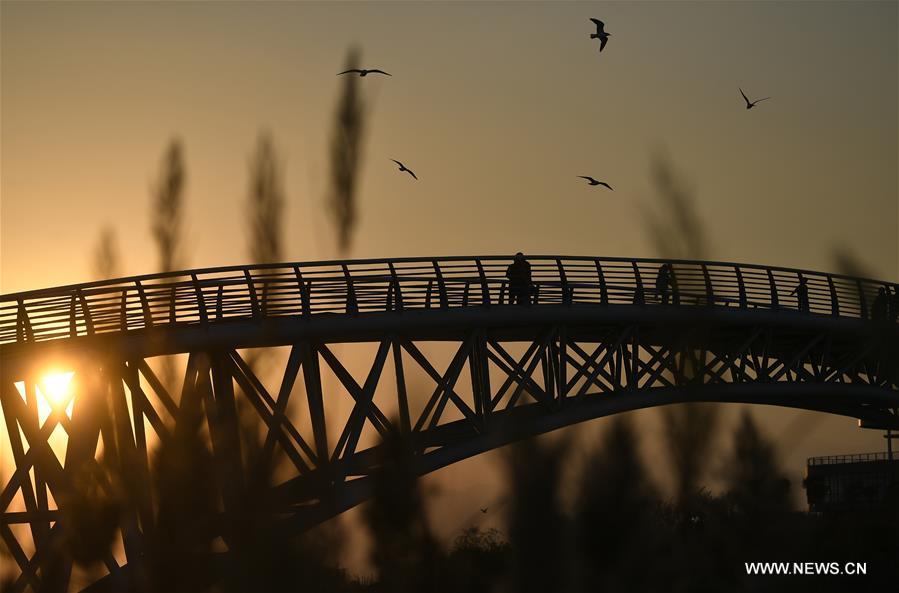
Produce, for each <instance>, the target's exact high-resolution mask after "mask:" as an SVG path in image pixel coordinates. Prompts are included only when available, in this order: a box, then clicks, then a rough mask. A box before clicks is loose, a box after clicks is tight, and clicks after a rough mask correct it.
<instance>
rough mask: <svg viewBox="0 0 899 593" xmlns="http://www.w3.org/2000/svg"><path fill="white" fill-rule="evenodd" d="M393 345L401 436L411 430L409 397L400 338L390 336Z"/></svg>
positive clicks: (406, 434)
mask: <svg viewBox="0 0 899 593" xmlns="http://www.w3.org/2000/svg"><path fill="white" fill-rule="evenodd" d="M391 342H392V345H393V368H394V374H395V375H396V397H397V404H398V407H399V410H400V431H401V432H402V434H403V436H408V435H409V434H410V433H411V432H412V420H411V418H410V416H409V398H408V396H407V395H406V375H405V373H404V372H403V350H402V346H401V344H400V340H399V339H398V338H397V337H396V336H395V335H394V336H391Z"/></svg>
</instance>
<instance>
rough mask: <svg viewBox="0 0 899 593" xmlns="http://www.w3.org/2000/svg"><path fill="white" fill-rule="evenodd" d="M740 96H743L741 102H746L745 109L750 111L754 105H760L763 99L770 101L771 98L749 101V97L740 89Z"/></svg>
mask: <svg viewBox="0 0 899 593" xmlns="http://www.w3.org/2000/svg"><path fill="white" fill-rule="evenodd" d="M740 94H741V95H743V100H744V101H746V109H752V108H753V107H755V104H756V103H760V102H761V101H764V100H765V99H770V98H771V97H765V98H764V99H756V100H755V101H750V100H749V97H747V96H746V93H744V92H743V89H740Z"/></svg>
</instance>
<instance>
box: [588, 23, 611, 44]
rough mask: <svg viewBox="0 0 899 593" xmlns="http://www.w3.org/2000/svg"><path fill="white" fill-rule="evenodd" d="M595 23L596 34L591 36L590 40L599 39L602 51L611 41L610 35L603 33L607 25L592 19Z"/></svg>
mask: <svg viewBox="0 0 899 593" xmlns="http://www.w3.org/2000/svg"><path fill="white" fill-rule="evenodd" d="M590 20H591V21H593V22H594V23H596V33H591V34H590V39H599V51H602V48H604V47H605V46H606V43H608V41H609V33H606V32H605V31H603V27H605V24H603V22H602V21H601V20H599V19H590Z"/></svg>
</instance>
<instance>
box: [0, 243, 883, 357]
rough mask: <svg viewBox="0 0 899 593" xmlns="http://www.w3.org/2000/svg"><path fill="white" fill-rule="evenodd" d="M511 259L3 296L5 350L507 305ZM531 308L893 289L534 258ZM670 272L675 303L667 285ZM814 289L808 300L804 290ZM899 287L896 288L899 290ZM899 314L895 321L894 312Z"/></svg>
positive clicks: (800, 276)
mask: <svg viewBox="0 0 899 593" xmlns="http://www.w3.org/2000/svg"><path fill="white" fill-rule="evenodd" d="M511 261H512V259H511V258H510V257H501V256H495V257H494V256H491V257H476V258H467V257H444V258H398V259H385V260H353V261H345V262H310V263H296V264H273V265H261V266H235V267H227V268H212V269H204V270H190V271H185V272H175V273H169V274H153V275H146V276H138V277H131V278H123V279H118V280H109V281H102V282H92V283H86V284H79V285H72V286H64V287H58V288H50V289H45V290H37V291H29V292H21V293H16V294H9V295H2V296H0V344H11V343H16V342H20V343H21V342H33V341H45V340H53V339H61V338H68V337H75V336H84V335H91V334H103V333H111V332H120V331H132V330H141V329H146V328H151V327H157V326H163V325H182V324H206V323H212V322H218V321H226V320H240V319H243V320H247V319H262V318H269V317H282V316H290V317H297V316H299V317H307V316H312V315H328V314H341V315H345V314H351V315H353V314H364V313H373V312H386V311H395V312H400V311H405V310H413V309H447V308H458V307H490V306H503V305H508V304H509V303H510V301H511V299H510V291H509V284H508V280H507V279H506V269H507V266H508V265H509V264H510V263H511ZM528 261H529V263H530V265H531V274H532V280H533V297H532V298H533V304H534V305H536V306H540V305H569V306H578V305H608V306H614V305H635V304H636V305H647V306H651V305H661V304H664V303H666V302H667V304H669V305H676V306H705V307H708V306H715V307H732V308H742V309H771V310H778V311H784V312H791V311H792V312H797V311H798V312H801V313H807V314H813V315H828V316H837V317H847V318H856V319H868V318H870V317H871V315H872V308H873V309H876V308H877V306H878V305H875V299H876V298H877V294H878V290H879V289H880V288H881V287H886V286H890V285H888V284H887V283H884V282H880V281H876V280H870V279H863V278H852V277H848V276H842V275H837V274H826V273H820V272H813V271H808V270H795V269H787V268H773V267H763V266H756V265H745V264H732V263H721V262H703V261H684V260H648V259H623V258H591V257H564V256H534V257H529V258H528ZM666 263H668V264H670V265H671V274H670V282H669V285H668V290H667V298H666V294H665V292H664V291H662V290H660V287H659V286H658V285H657V277H658V274H659V271H660V269H661V266H662V265H663V264H666ZM801 281H804V282H805V286H806V290H807V305H806V304H804V303H802V302H801V300H800V298H799V294H798V293H799V292H801V290H797V288H798V287H799V285H800V283H801ZM893 290H894V291H895V287H894V288H893ZM894 317H895V316H894Z"/></svg>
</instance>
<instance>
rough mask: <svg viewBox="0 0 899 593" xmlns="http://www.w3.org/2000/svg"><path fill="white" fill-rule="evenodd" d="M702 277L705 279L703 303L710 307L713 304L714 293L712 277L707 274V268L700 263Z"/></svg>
mask: <svg viewBox="0 0 899 593" xmlns="http://www.w3.org/2000/svg"><path fill="white" fill-rule="evenodd" d="M702 278H703V280H705V299H706V302H705V304H706V305H708V306H709V307H711V306H712V305H714V304H715V293H714V292H713V291H712V277H711V276H710V275H709V268H708V266H706V265H705V264H702Z"/></svg>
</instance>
